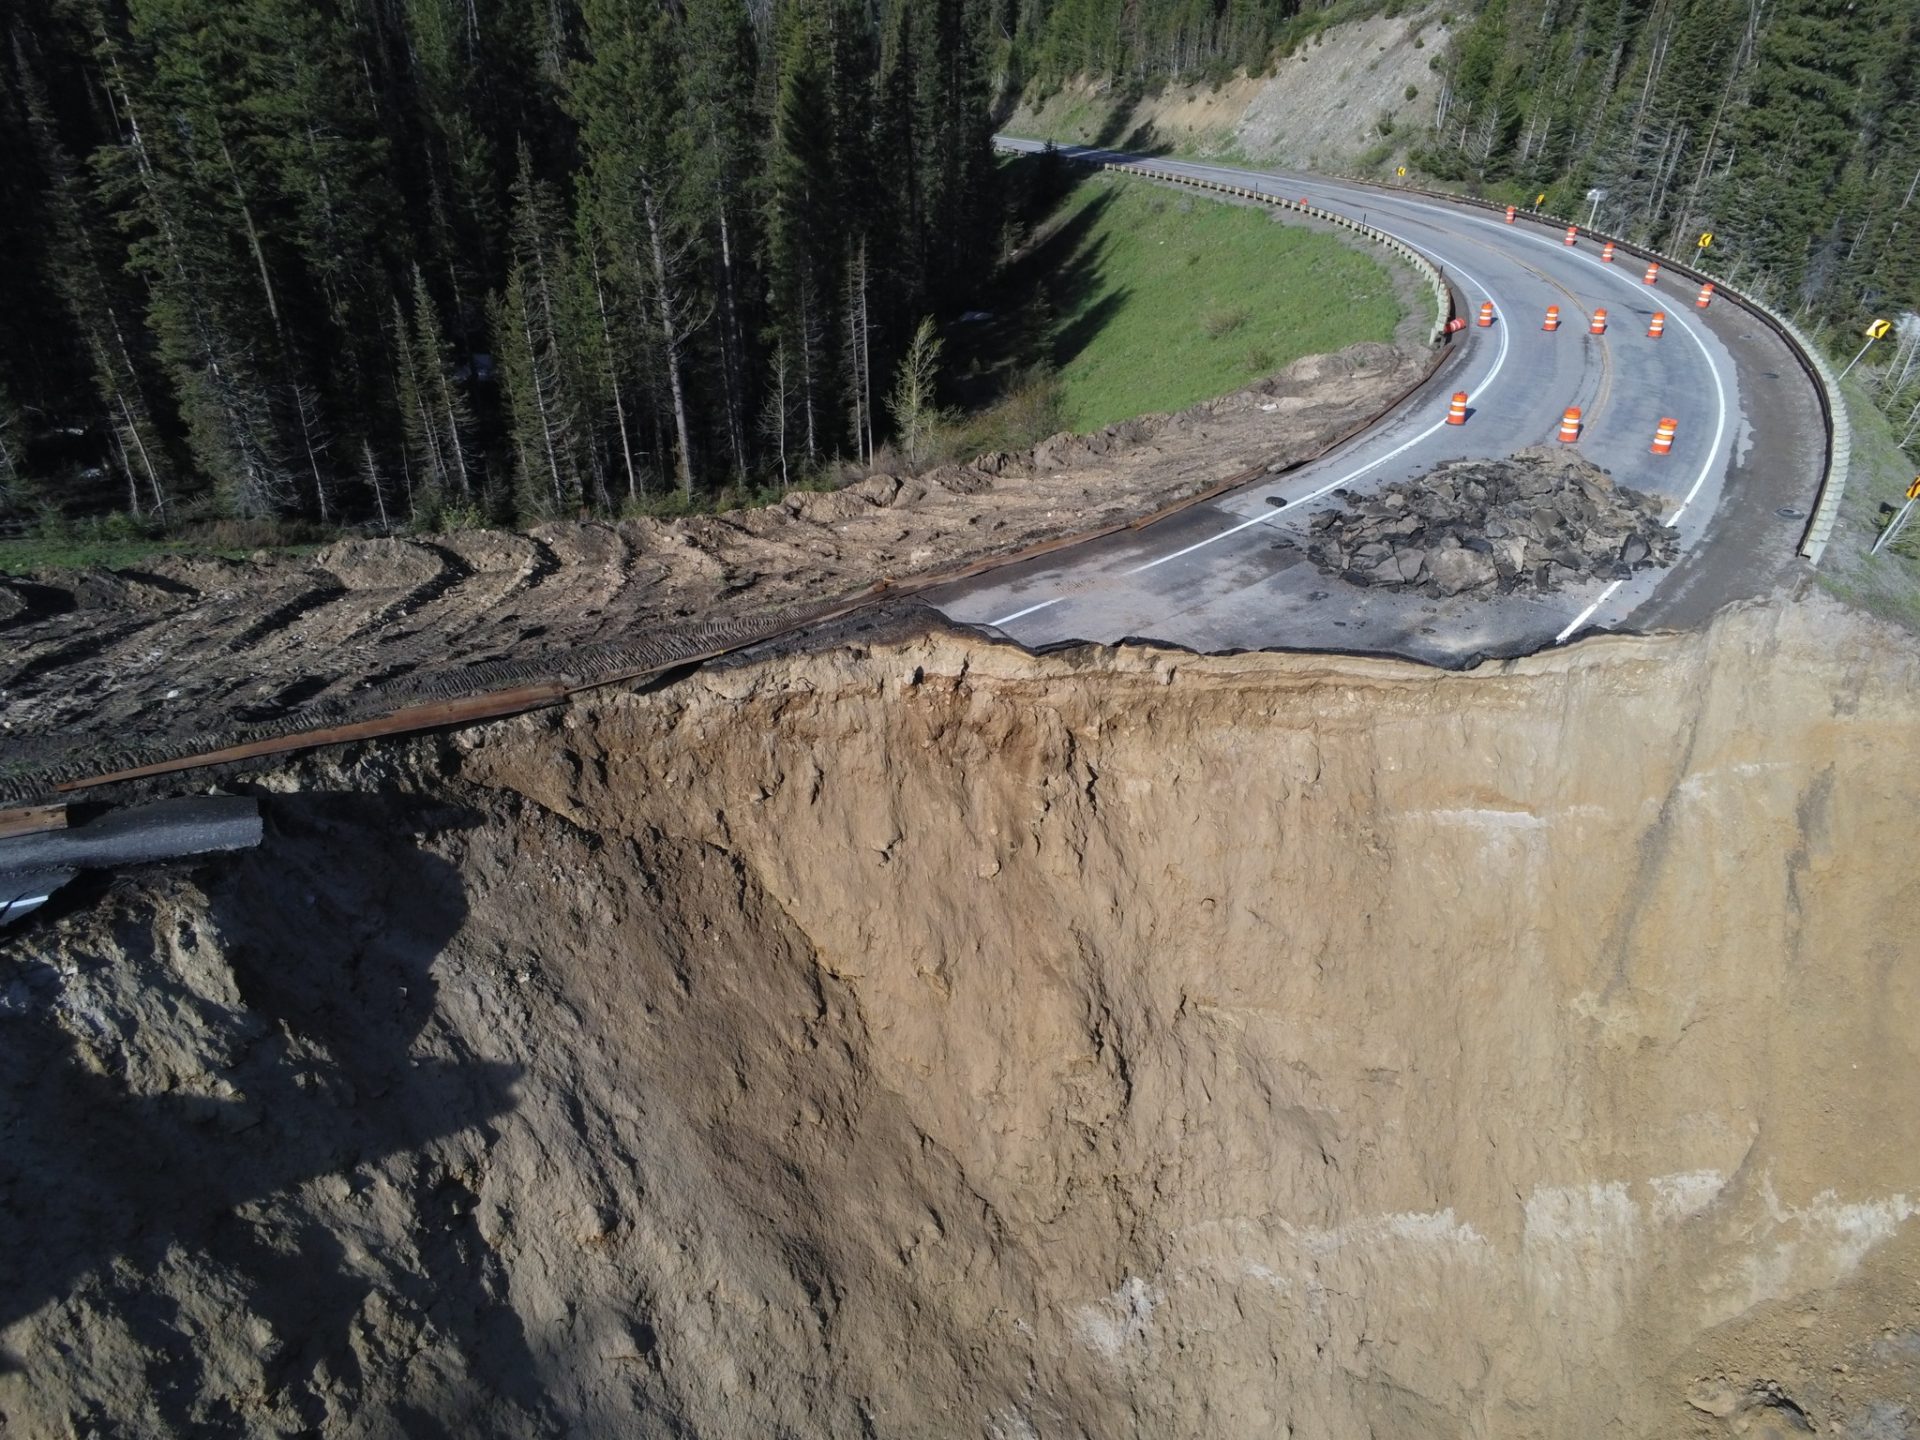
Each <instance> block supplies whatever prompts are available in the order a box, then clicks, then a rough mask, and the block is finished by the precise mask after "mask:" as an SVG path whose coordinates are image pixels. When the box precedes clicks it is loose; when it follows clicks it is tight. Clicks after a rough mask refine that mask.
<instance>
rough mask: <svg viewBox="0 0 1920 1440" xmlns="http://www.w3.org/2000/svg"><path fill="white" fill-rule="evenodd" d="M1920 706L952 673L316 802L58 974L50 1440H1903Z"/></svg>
mask: <svg viewBox="0 0 1920 1440" xmlns="http://www.w3.org/2000/svg"><path fill="white" fill-rule="evenodd" d="M1917 672H1920V662H1916V658H1915V656H1914V655H1913V653H1912V652H1911V649H1910V648H1909V647H1905V646H1903V644H1902V643H1901V641H1900V639H1899V637H1897V636H1896V635H1894V634H1893V633H1892V632H1890V631H1887V630H1883V629H1880V628H1878V627H1876V626H1874V625H1873V624H1872V623H1870V622H1868V621H1865V620H1862V619H1860V618H1859V617H1857V616H1855V615H1852V614H1850V613H1848V612H1845V611H1842V610H1840V609H1838V608H1837V607H1835V606H1833V605H1832V604H1831V603H1830V602H1824V601H1818V600H1815V601H1810V602H1806V603H1802V604H1800V605H1797V606H1786V607H1780V608H1771V609H1746V610H1739V611H1734V612H1729V613H1727V614H1725V615H1723V616H1722V617H1720V618H1719V619H1718V620H1717V621H1716V622H1715V623H1714V625H1713V626H1712V627H1711V628H1710V629H1709V630H1708V631H1706V632H1704V633H1701V634H1692V635H1686V636H1667V637H1654V638H1625V637H1622V638H1609V639H1604V640H1599V641H1594V642H1590V643H1588V644H1586V645H1582V646H1580V647H1577V648H1575V649H1573V650H1570V651H1556V652H1553V653H1550V654H1546V655H1541V656H1537V657H1533V658H1530V659H1526V660H1521V661H1515V662H1511V663H1508V664H1502V665H1490V666H1486V667H1483V668H1482V669H1480V670H1479V671H1476V672H1473V673H1470V674H1466V675H1451V674H1444V673H1439V672H1434V671H1428V670H1424V669H1420V668H1417V667H1412V666H1407V665H1399V664H1393V663H1389V662H1382V661H1366V660H1356V659H1325V658H1314V657H1305V656H1275V655H1240V656H1232V657H1207V658H1196V657H1189V656H1184V655H1172V654H1167V653H1163V652H1155V651H1151V650H1145V649H1129V650H1122V651H1095V650H1086V651H1079V652H1074V653H1070V654H1065V655H1054V656H1046V657H1033V656H1029V655H1026V654H1024V653H1022V652H1019V651H1017V650H1014V649H1012V648H1008V647H994V646H990V645H987V644H985V643H983V642H980V641H978V640H976V639H972V638H965V637H956V636H952V635H948V634H945V633H933V634H927V635H903V636H900V637H896V638H895V639H892V640H890V641H888V642H887V643H884V644H875V645H873V646H871V647H862V646H842V647H840V648H837V649H833V650H830V651H826V652H823V653H816V654H799V655H789V656H786V657H782V658H773V659H768V660H764V661H762V662H759V663H757V664H751V665H746V664H742V665H737V666H733V667H730V668H718V669H710V670H708V671H706V672H704V673H702V674H700V675H698V676H695V677H694V678H692V679H690V680H687V681H685V682H683V683H680V684H678V685H675V686H672V687H669V688H666V689H662V690H659V691H656V692H654V693H649V694H618V695H603V696H600V697H597V698H595V699H593V700H592V701H591V702H589V703H581V704H577V705H575V706H573V707H572V708H569V709H567V710H565V711H560V712H551V713H548V714H544V715H539V716H530V717H525V718H522V719H518V720H515V721H511V722H503V723H499V724H495V725H491V726H488V727H484V728H480V729H476V730H472V731H467V732H462V733H459V734H456V735H451V736H443V737H429V738H423V739H420V740H417V741H414V742H410V743H407V744H404V745H400V744H395V745H388V746H384V747H377V748H367V749H363V750H361V751H357V752H353V753H351V754H349V755H348V756H347V757H346V758H345V759H343V760H337V761H327V760H318V759H316V760H312V761H309V762H306V763H304V764H303V765H301V766H299V767H296V768H293V769H289V770H286V771H284V772H281V773H279V774H277V775H275V776H273V777H271V778H270V779H269V780H268V781H267V782H266V785H265V789H266V790H267V791H268V792H269V799H268V803H267V807H266V808H267V816H268V825H269V832H270V833H269V838H268V841H267V843H266V844H265V845H264V846H263V847H262V849H261V850H259V851H258V852H257V853H254V854H251V855H248V856H246V857H243V858H239V859H236V860H229V861H222V862H218V863H215V864H211V865H207V866H204V867H201V868H198V869H194V870H192V871H190V872H184V873H183V872H177V871H176V872H163V873H159V874H155V875H151V876H146V877H127V878H123V879H122V880H120V881H118V882H116V883H114V884H113V885H111V887H110V888H109V889H108V891H107V893H106V894H105V895H104V896H98V897H95V899H94V900H92V901H91V902H88V901H87V900H86V897H84V896H81V897H77V898H75V899H69V900H65V901H56V902H55V904H56V906H59V905H63V904H64V906H65V913H64V914H60V913H53V914H47V915H44V916H43V917H42V918H39V919H37V920H36V921H34V922H33V923H32V924H31V926H30V927H29V928H27V929H26V930H25V931H24V933H23V934H21V935H20V936H19V937H18V938H15V939H12V940H10V943H9V948H8V949H7V951H6V954H5V958H4V960H0V967H4V968H0V1069H3V1070H4V1072H5V1073H4V1077H3V1079H0V1107H4V1109H3V1110H0V1124H3V1125H4V1130H3V1131H0V1134H3V1135H4V1141H5V1143H4V1144H0V1200H3V1201H4V1203H5V1208H6V1210H7V1213H8V1214H9V1216H10V1217H11V1223H10V1224H9V1225H8V1226H6V1227H0V1259H3V1260H4V1269H5V1273H6V1275H7V1276H8V1279H9V1283H8V1284H7V1285H5V1286H0V1296H4V1297H5V1298H4V1306H5V1308H4V1310H0V1414H3V1415H4V1416H5V1423H4V1425H3V1426H0V1428H4V1429H5V1431H6V1433H7V1434H8V1435H12V1434H15V1433H18V1434H22V1435H42V1434H64V1433H69V1428H71V1429H72V1430H74V1431H78V1432H83V1433H84V1432H86V1431H88V1430H89V1429H92V1430H95V1431H97V1432H99V1433H142V1434H170V1435H186V1434H193V1435H196V1436H199V1435H252V1434H259V1433H265V1432H268V1431H270V1430H272V1431H293V1430H309V1429H311V1430H319V1431H321V1432H324V1433H326V1434H328V1435H340V1436H359V1435H365V1436H375V1435H389V1434H396V1433H405V1434H409V1435H463V1436H464V1435H503V1436H504V1435H514V1436H519V1435H541V1436H545V1435H555V1436H557V1435H562V1434H565V1435H606V1436H616V1435H617V1436H633V1435H659V1436H667V1435H674V1436H712V1437H731V1436H737V1435H757V1434H770V1435H786V1436H796V1437H812V1436H821V1437H825V1436H845V1435H857V1434H871V1435H879V1436H929V1435H938V1436H947V1435H953V1436H993V1437H1016V1436H1047V1437H1055V1436H1085V1437H1100V1440H1109V1437H1115V1436H1140V1437H1149V1436H1152V1437H1168V1436H1195V1437H1197V1436H1262V1437H1265V1436H1272V1435H1276V1434H1287V1433H1292V1434H1298V1435H1311V1436H1316V1437H1347V1436H1362V1435H1370V1436H1395V1437H1398V1436H1406V1437H1412V1436H1420V1437H1445V1436H1459V1437H1465V1436H1489V1437H1491V1436H1563V1435H1571V1434H1582V1435H1600V1434H1618V1435H1639V1434H1657V1435H1661V1436H1677V1435H1701V1436H1707V1435H1713V1436H1718V1435H1732V1434H1749V1435H1765V1434H1768V1433H1778V1434H1786V1433H1791V1432H1797V1431H1798V1430H1800V1429H1801V1428H1802V1427H1803V1424H1804V1425H1811V1426H1813V1427H1814V1428H1817V1429H1819V1430H1820V1431H1822V1432H1828V1431H1831V1430H1833V1429H1835V1428H1836V1427H1837V1428H1838V1430H1839V1432H1840V1433H1843V1434H1847V1435H1852V1436H1855V1437H1866V1436H1870V1435H1872V1436H1878V1435H1887V1434H1895V1433H1900V1427H1902V1426H1905V1425H1908V1424H1911V1423H1912V1420H1913V1419H1914V1411H1913V1401H1912V1398H1911V1382H1912V1375H1913V1371H1914V1363H1915V1356H1916V1355H1920V1305H1916V1301H1915V1295H1916V1293H1920V1291H1916V1288H1915V1281H1916V1279H1920V1226H1916V1225H1915V1223H1914V1217H1915V1215H1916V1212H1920V1162H1916V1160H1915V1156H1916V1155H1920V1112H1916V1111H1915V1109H1914V1107H1913V1106H1912V1104H1911V1103H1910V1097H1911V1096H1912V1095H1913V1094H1914V1093H1915V1090H1916V1086H1917V1085H1920V1046H1917V1045H1916V1042H1915V1040H1914V1037H1915V1035H1916V1034H1920V1025H1917V1024H1916V1022H1920V969H1916V965H1915V960H1916V955H1915V947H1914V944H1913V941H1912V940H1911V938H1910V937H1911V934H1912V929H1911V922H1912V917H1913V915H1914V914H1915V910H1916V901H1920V887H1916V883H1915V881H1914V880H1913V879H1912V874H1913V872H1912V867H1911V866H1910V865H1909V864H1908V863H1907V859H1906V854H1905V851H1906V842H1907V840H1908V838H1909V832H1910V829H1911V823H1912V817H1913V815H1914V814H1915V813H1916V812H1917V811H1920V754H1917V753H1916V751H1915V749H1914V747H1913V746H1912V744H1911V743H1910V740H1909V739H1908V738H1907V737H1909V736H1910V735H1911V734H1912V733H1913V729H1914V726H1915V724H1916V722H1920V713H1916V712H1917V711H1920V701H1917V700H1916V698H1915V696H1916V693H1920V691H1917V689H1916V683H1915V682H1916V680H1920V673H1917ZM50 908H51V907H50Z"/></svg>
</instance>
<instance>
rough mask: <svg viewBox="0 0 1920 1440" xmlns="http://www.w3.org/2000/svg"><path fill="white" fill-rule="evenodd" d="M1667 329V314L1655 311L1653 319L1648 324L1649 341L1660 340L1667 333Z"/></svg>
mask: <svg viewBox="0 0 1920 1440" xmlns="http://www.w3.org/2000/svg"><path fill="white" fill-rule="evenodd" d="M1666 329H1667V312H1666V311H1664V310H1656V311H1654V312H1653V319H1652V320H1650V321H1648V322H1647V339H1649V340H1658V339H1659V338H1660V337H1661V336H1662V335H1663V334H1665V333H1666Z"/></svg>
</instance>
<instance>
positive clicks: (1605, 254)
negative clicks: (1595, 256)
mask: <svg viewBox="0 0 1920 1440" xmlns="http://www.w3.org/2000/svg"><path fill="white" fill-rule="evenodd" d="M1600 259H1601V262H1602V263H1603V264H1607V265H1611V264H1612V263H1613V242H1612V241H1611V240H1609V241H1607V243H1606V244H1605V245H1602V246H1601V247H1600Z"/></svg>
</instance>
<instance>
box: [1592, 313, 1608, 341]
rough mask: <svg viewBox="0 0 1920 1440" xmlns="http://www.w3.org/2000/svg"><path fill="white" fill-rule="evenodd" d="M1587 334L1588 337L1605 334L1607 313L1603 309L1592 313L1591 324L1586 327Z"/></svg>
mask: <svg viewBox="0 0 1920 1440" xmlns="http://www.w3.org/2000/svg"><path fill="white" fill-rule="evenodd" d="M1587 333H1588V334H1589V335H1604V334H1606V333H1607V312H1606V311H1605V310H1604V309H1601V310H1596V311H1594V312H1593V323H1592V324H1591V325H1589V326H1587Z"/></svg>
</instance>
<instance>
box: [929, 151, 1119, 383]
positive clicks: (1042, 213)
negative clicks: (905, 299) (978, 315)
mask: <svg viewBox="0 0 1920 1440" xmlns="http://www.w3.org/2000/svg"><path fill="white" fill-rule="evenodd" d="M1032 163H1033V164H1034V165H1035V166H1041V165H1045V164H1047V163H1049V160H1048V159H1043V158H1039V157H1036V158H1035V160H1034V161H1033V162H1032ZM1053 163H1059V162H1053ZM1025 179H1026V182H1027V183H1028V184H1029V185H1030V186H1032V187H1034V188H1036V189H1038V190H1039V191H1040V194H1039V195H1038V196H1037V197H1035V198H1033V199H1032V200H1030V201H1029V202H1028V205H1027V216H1028V217H1030V221H1029V223H1032V224H1033V226H1034V238H1033V239H1032V240H1031V241H1029V242H1028V244H1027V245H1026V247H1025V248H1024V249H1023V250H1021V252H1020V253H1019V255H1018V256H1017V257H1016V258H1015V259H1014V260H1013V261H1012V262H1011V263H1010V264H1009V265H1008V266H1007V267H1006V269H1005V270H1004V271H1003V272H1002V274H1001V277H1000V279H999V281H998V283H997V284H996V285H995V286H994V288H993V290H992V291H991V292H990V298H989V300H988V301H987V304H988V305H990V306H991V307H992V309H991V312H990V318H988V319H986V320H984V321H978V322H976V323H974V324H970V325H966V326H963V327H959V328H958V329H956V331H955V332H954V334H953V337H952V354H953V361H954V363H953V365H952V366H951V377H952V378H951V380H950V382H949V385H948V398H950V399H951V400H953V401H955V402H957V403H958V404H960V405H961V406H962V407H963V408H964V409H966V410H969V411H978V410H983V409H985V408H986V407H987V406H989V405H992V404H993V403H995V402H996V401H998V400H1000V399H1001V398H1002V397H1003V396H1005V395H1006V394H1007V393H1008V392H1009V390H1011V389H1012V388H1013V387H1014V386H1016V385H1017V384H1019V383H1020V382H1021V381H1022V379H1023V378H1024V377H1027V376H1031V375H1033V374H1035V373H1039V372H1046V371H1051V370H1057V369H1058V368H1060V367H1061V366H1064V365H1066V364H1068V363H1069V362H1071V361H1072V360H1073V359H1074V358H1075V357H1077V356H1078V355H1079V354H1080V353H1081V352H1082V351H1084V350H1085V349H1086V348H1087V346H1088V345H1090V344H1092V343H1093V341H1094V340H1095V339H1097V338H1098V337H1099V335H1100V333H1101V332H1102V331H1103V330H1105V329H1106V327H1107V326H1108V325H1109V324H1111V323H1112V321H1113V319H1114V317H1115V316H1117V315H1118V314H1119V313H1120V311H1121V310H1122V309H1124V308H1125V306H1126V304H1127V301H1128V299H1129V297H1130V295H1131V291H1129V290H1128V289H1127V288H1126V287H1124V286H1114V285H1111V284H1110V283H1109V282H1108V280H1107V276H1106V256H1107V250H1108V247H1109V244H1110V241H1109V240H1108V238H1107V237H1106V236H1105V235H1104V234H1102V233H1101V227H1102V224H1103V222H1104V220H1105V218H1106V216H1107V212H1108V211H1109V210H1110V209H1111V208H1112V206H1113V204H1114V200H1115V196H1114V194H1113V192H1111V191H1108V192H1106V193H1102V194H1099V195H1096V196H1094V197H1093V198H1092V199H1091V200H1088V201H1087V202H1086V203H1084V204H1082V205H1080V206H1079V207H1078V208H1077V209H1075V210H1073V211H1072V212H1071V213H1070V214H1066V215H1064V216H1063V215H1062V214H1061V211H1062V210H1064V209H1066V207H1068V206H1070V205H1072V204H1073V203H1074V201H1075V199H1076V198H1077V196H1078V195H1079V193H1080V187H1081V186H1082V185H1084V184H1086V183H1087V182H1086V181H1085V180H1080V181H1078V182H1075V181H1072V180H1071V178H1069V179H1068V180H1067V181H1066V182H1065V183H1063V184H1061V185H1060V187H1059V193H1058V196H1057V198H1053V199H1051V200H1049V199H1048V198H1046V193H1047V192H1046V188H1045V187H1046V186H1047V183H1048V182H1047V181H1046V180H1045V179H1044V178H1041V177H1039V176H1037V175H1035V174H1029V175H1028V176H1027V177H1025Z"/></svg>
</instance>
